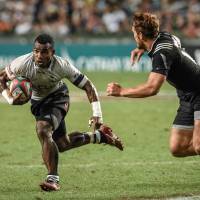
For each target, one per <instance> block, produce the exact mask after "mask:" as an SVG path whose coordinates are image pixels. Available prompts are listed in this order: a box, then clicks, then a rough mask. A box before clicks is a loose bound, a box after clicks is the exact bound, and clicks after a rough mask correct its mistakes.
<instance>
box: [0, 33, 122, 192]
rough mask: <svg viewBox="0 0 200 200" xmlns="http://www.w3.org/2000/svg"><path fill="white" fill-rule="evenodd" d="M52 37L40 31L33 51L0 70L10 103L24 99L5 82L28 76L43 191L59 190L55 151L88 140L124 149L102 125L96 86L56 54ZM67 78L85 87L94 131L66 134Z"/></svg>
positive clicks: (70, 147) (21, 102) (80, 144)
mask: <svg viewBox="0 0 200 200" xmlns="http://www.w3.org/2000/svg"><path fill="white" fill-rule="evenodd" d="M54 53H55V50H54V41H53V38H52V37H51V36H50V35H48V34H41V35H39V36H38V37H36V39H35V40H34V48H33V52H31V53H28V54H26V55H22V56H20V57H18V58H16V59H15V60H13V62H11V64H10V65H9V66H7V67H6V68H5V70H3V71H2V72H1V73H0V90H1V92H2V95H3V96H4V97H5V99H6V100H7V101H8V103H10V104H14V105H20V104H23V103H24V102H23V101H24V100H23V99H22V98H20V95H18V96H17V97H12V95H11V94H10V91H9V88H8V87H7V84H6V82H7V81H8V80H12V79H13V78H14V77H17V76H23V77H26V78H28V79H30V81H31V83H32V89H33V94H32V98H31V112H32V114H33V115H34V116H35V119H36V132H37V135H38V138H39V140H40V142H41V146H42V157H43V160H44V163H45V165H46V168H47V171H48V175H47V177H46V179H45V181H44V182H42V183H41V184H40V186H41V188H42V189H43V190H44V191H57V190H59V189H60V185H59V175H58V151H59V152H64V151H66V150H69V149H72V148H76V147H79V146H82V145H85V144H89V143H99V144H100V143H105V144H109V145H112V146H115V147H117V148H118V149H120V150H123V146H122V143H121V141H120V139H119V138H118V137H117V136H116V135H115V134H114V133H113V132H112V130H111V129H110V128H109V127H107V126H105V125H103V124H102V112H101V106H100V102H99V99H98V94H97V91H96V88H95V86H94V85H93V84H92V83H91V81H90V80H89V79H88V78H87V77H86V76H85V75H84V74H82V73H81V72H80V71H79V70H78V69H77V68H75V67H74V66H73V65H71V64H70V63H69V62H68V60H67V59H64V58H61V57H59V56H56V55H55V54H54ZM64 78H67V79H68V80H69V81H70V82H71V83H73V84H74V85H75V86H76V87H79V88H80V89H83V90H85V92H86V94H87V97H88V100H89V102H90V103H91V106H92V111H93V116H92V118H91V120H90V121H91V122H93V126H94V132H83V133H81V132H79V131H75V132H73V133H70V134H67V132H66V127H65V121H64V118H65V116H66V114H67V112H68V109H69V93H68V88H67V86H66V84H65V83H64V82H63V81H62V79H64Z"/></svg>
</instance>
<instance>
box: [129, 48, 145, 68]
mask: <svg viewBox="0 0 200 200" xmlns="http://www.w3.org/2000/svg"><path fill="white" fill-rule="evenodd" d="M144 51H145V50H144V49H138V48H136V49H134V50H132V51H131V58H130V60H131V65H134V64H135V63H137V62H139V60H140V58H141V56H142V55H143V53H144Z"/></svg>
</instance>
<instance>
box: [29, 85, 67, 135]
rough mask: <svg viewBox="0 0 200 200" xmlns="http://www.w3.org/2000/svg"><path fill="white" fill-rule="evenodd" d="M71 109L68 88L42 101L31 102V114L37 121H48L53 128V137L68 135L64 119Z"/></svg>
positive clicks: (62, 88)
mask: <svg viewBox="0 0 200 200" xmlns="http://www.w3.org/2000/svg"><path fill="white" fill-rule="evenodd" d="M68 109H69V96H68V90H67V87H66V86H65V87H64V86H62V87H61V88H60V89H59V90H57V91H55V92H54V93H51V94H50V95H48V96H47V97H45V98H44V99H42V100H40V101H36V100H33V99H32V100H31V112H32V114H33V115H34V116H35V119H36V121H48V122H49V123H50V124H51V125H52V127H53V131H54V133H53V135H57V136H58V135H63V134H66V126H65V121H64V118H65V116H66V114H67V112H68Z"/></svg>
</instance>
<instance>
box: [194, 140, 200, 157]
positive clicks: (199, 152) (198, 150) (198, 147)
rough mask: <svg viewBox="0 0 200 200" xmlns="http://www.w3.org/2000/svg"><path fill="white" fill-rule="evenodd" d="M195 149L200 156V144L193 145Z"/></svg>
mask: <svg viewBox="0 0 200 200" xmlns="http://www.w3.org/2000/svg"><path fill="white" fill-rule="evenodd" d="M193 147H194V151H195V152H196V154H197V155H200V143H199V142H195V143H194V144H193Z"/></svg>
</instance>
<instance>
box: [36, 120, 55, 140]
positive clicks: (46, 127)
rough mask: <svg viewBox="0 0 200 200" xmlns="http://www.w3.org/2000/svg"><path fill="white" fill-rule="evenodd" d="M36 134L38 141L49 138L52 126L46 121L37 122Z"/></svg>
mask: <svg viewBox="0 0 200 200" xmlns="http://www.w3.org/2000/svg"><path fill="white" fill-rule="evenodd" d="M36 132H37V135H38V137H39V138H40V139H47V138H50V137H51V135H52V126H51V125H50V124H49V123H48V122H46V121H38V122H37V124H36Z"/></svg>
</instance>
